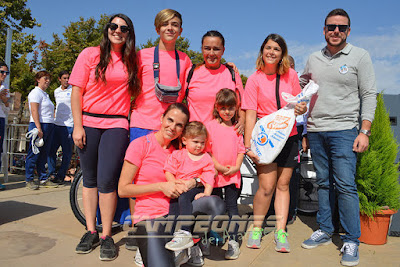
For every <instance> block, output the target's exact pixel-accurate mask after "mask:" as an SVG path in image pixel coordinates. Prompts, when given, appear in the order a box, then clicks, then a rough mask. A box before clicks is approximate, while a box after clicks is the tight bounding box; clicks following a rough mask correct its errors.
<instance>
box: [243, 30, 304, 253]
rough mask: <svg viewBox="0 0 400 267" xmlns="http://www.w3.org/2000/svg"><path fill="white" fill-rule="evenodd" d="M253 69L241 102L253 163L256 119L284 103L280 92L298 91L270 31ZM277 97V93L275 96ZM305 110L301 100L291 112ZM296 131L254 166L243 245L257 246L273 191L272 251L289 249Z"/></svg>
mask: <svg viewBox="0 0 400 267" xmlns="http://www.w3.org/2000/svg"><path fill="white" fill-rule="evenodd" d="M256 68H257V71H256V72H255V73H253V74H252V75H251V76H250V77H249V79H248V80H247V83H246V89H245V94H244V97H243V103H242V109H244V110H246V129H245V135H244V144H245V147H246V153H247V155H248V156H249V157H250V158H251V159H252V160H253V161H254V162H255V163H257V162H258V160H259V158H258V156H256V155H255V154H254V153H253V152H252V151H251V150H250V139H251V135H252V132H253V129H254V125H255V124H256V121H257V118H262V117H264V116H266V115H268V114H271V113H273V112H275V111H277V110H278V109H280V107H279V102H280V106H281V107H284V106H285V105H286V102H285V101H284V100H283V99H281V96H280V95H281V92H287V93H290V94H292V95H297V94H298V93H300V91H301V88H300V84H299V79H298V77H297V73H296V72H295V71H294V70H293V69H291V68H290V63H289V59H288V50H287V45H286V42H285V40H284V39H283V38H282V37H281V36H280V35H278V34H270V35H268V36H267V38H265V40H264V42H263V43H262V45H261V47H260V51H259V54H258V57H257V61H256ZM277 96H279V98H278V99H277ZM278 101H279V102H278ZM306 110H307V106H306V104H305V103H300V104H297V105H296V108H295V115H299V114H303V113H305V112H306ZM296 134H297V131H296V125H294V126H293V130H292V133H291V134H290V137H289V139H288V140H287V142H286V145H285V146H284V148H283V149H282V151H281V153H280V154H279V155H278V157H277V158H276V159H275V161H274V162H273V163H271V164H268V165H257V174H258V179H259V188H258V190H257V193H256V195H255V197H254V201H253V209H254V216H255V219H254V228H253V230H252V231H251V233H250V235H249V239H248V243H247V247H250V248H260V246H261V237H262V229H261V225H262V222H263V220H264V217H265V215H266V214H267V211H268V208H269V205H270V202H271V198H272V196H273V194H274V192H275V194H276V195H275V212H276V231H275V240H274V241H275V243H276V247H275V250H276V251H278V252H289V251H290V248H289V243H288V241H287V233H286V232H285V227H286V221H287V215H288V210H289V201H290V195H289V182H290V178H291V176H292V172H293V168H294V167H295V165H296V164H297V159H296V157H297V154H298V153H297V141H296V136H295V135H296Z"/></svg>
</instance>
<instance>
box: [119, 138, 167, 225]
mask: <svg viewBox="0 0 400 267" xmlns="http://www.w3.org/2000/svg"><path fill="white" fill-rule="evenodd" d="M172 151H173V147H172V146H171V148H170V149H163V148H162V147H161V146H160V144H159V143H158V142H157V140H156V138H155V136H154V133H150V134H148V135H146V136H142V137H139V138H137V139H135V140H133V141H132V142H131V143H130V144H129V147H128V149H127V151H126V154H125V160H126V161H128V162H130V163H132V164H134V165H136V166H137V167H139V170H138V172H137V174H136V177H135V178H134V179H133V180H134V183H135V184H137V185H144V184H153V183H159V182H166V181H167V180H166V179H165V174H164V171H163V166H164V163H165V161H166V159H167V157H168V155H169V154H171V152H172ZM168 212H169V198H168V197H167V196H165V195H164V193H163V192H157V193H153V194H149V195H145V196H140V197H137V198H136V205H135V212H134V220H133V223H137V222H139V221H142V220H146V219H154V218H158V217H161V216H164V215H166V214H168Z"/></svg>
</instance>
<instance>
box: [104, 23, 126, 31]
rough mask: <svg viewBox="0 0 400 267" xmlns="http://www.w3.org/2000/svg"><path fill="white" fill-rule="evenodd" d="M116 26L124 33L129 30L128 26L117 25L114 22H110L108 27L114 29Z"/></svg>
mask: <svg viewBox="0 0 400 267" xmlns="http://www.w3.org/2000/svg"><path fill="white" fill-rule="evenodd" d="M118 27H119V28H120V29H121V32H123V33H126V32H128V31H129V27H128V26H126V25H121V26H120V25H118V24H115V23H110V24H109V26H108V28H110V30H112V31H115V30H116V29H118Z"/></svg>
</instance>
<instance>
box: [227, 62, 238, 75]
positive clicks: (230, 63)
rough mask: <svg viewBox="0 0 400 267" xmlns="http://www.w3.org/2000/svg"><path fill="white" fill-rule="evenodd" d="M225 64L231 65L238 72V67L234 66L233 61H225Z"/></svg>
mask: <svg viewBox="0 0 400 267" xmlns="http://www.w3.org/2000/svg"><path fill="white" fill-rule="evenodd" d="M226 65H229V66H230V67H232V69H233V70H234V71H235V72H237V73H239V69H238V68H237V67H236V65H235V63H233V62H227V63H226Z"/></svg>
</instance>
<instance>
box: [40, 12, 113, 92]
mask: <svg viewBox="0 0 400 267" xmlns="http://www.w3.org/2000/svg"><path fill="white" fill-rule="evenodd" d="M108 20H109V17H108V16H106V15H101V17H100V19H99V20H98V21H96V20H95V19H94V18H89V19H84V18H83V17H80V18H79V21H77V22H71V24H70V25H69V26H67V27H65V32H64V33H63V37H64V39H62V38H60V37H59V36H58V35H57V34H53V38H54V41H53V42H52V43H51V44H48V43H46V42H44V41H41V42H40V43H39V46H38V49H39V51H40V53H41V57H42V61H41V64H40V65H41V67H42V68H43V69H46V70H47V71H49V72H50V73H51V74H52V76H53V79H52V82H51V84H50V87H49V89H48V90H49V95H50V96H51V98H53V92H54V90H55V89H56V88H57V87H58V86H59V84H58V79H57V77H58V73H59V72H60V71H62V70H68V71H71V70H72V68H73V66H74V64H75V61H76V58H77V57H78V55H79V53H80V52H81V51H82V50H83V49H84V48H86V47H89V46H98V45H99V44H100V41H101V38H102V36H103V35H102V33H103V28H104V25H105V24H106V23H107V22H108Z"/></svg>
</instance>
